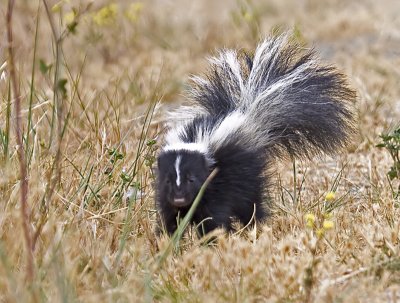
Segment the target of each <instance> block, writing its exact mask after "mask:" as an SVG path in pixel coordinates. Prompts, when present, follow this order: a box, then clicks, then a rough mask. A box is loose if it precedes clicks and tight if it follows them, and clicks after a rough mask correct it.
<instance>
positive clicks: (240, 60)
mask: <svg viewBox="0 0 400 303" xmlns="http://www.w3.org/2000/svg"><path fill="white" fill-rule="evenodd" d="M210 65H211V68H210V70H209V72H208V74H207V75H206V76H205V77H197V76H195V77H193V78H192V86H191V89H190V91H189V94H190V97H191V99H192V100H193V101H194V105H193V106H191V107H182V108H181V110H180V111H178V112H177V113H178V115H177V117H179V118H180V119H181V121H180V122H179V123H178V125H175V126H174V127H173V128H170V129H169V131H168V132H167V134H166V138H165V145H164V146H163V148H162V150H161V152H160V154H159V156H158V159H157V160H158V161H157V163H158V176H157V180H156V205H157V208H158V210H159V213H160V219H161V224H162V225H163V226H164V228H165V230H166V231H167V233H169V234H172V233H173V232H174V231H175V230H176V228H177V218H178V217H180V218H182V217H183V216H184V215H185V214H186V213H187V211H188V209H189V208H190V206H191V203H192V202H193V200H194V198H195V197H196V195H197V193H198V191H199V189H200V187H201V185H202V184H203V182H204V181H205V179H206V178H207V176H208V175H209V174H210V172H211V171H212V170H213V169H214V168H215V167H218V173H217V175H216V176H215V178H214V179H213V180H212V181H211V183H210V184H209V186H208V187H207V189H206V191H205V193H204V195H203V197H202V200H201V201H200V204H199V205H198V207H197V209H196V211H195V213H194V216H193V218H192V223H193V224H196V225H197V226H198V231H199V232H200V234H205V233H208V232H210V231H212V230H214V229H215V228H218V227H222V228H224V229H225V230H227V231H230V230H232V223H233V221H234V220H236V221H239V222H240V223H241V224H243V225H247V224H248V223H249V222H250V221H251V220H252V219H253V218H254V219H255V221H257V222H260V221H261V222H262V221H263V220H264V219H265V218H266V216H267V215H268V207H267V205H266V204H265V201H266V200H267V198H268V188H269V185H270V181H269V179H270V177H271V166H272V165H273V161H274V160H276V159H283V158H288V157H290V158H291V159H294V158H297V159H310V158H311V157H313V156H315V155H322V154H334V153H335V152H336V151H338V150H340V149H342V148H344V147H345V146H346V145H347V143H349V140H350V138H351V135H352V134H353V133H354V132H355V125H354V114H353V111H352V106H353V104H354V103H355V99H356V94H355V92H354V91H353V90H352V89H350V88H349V86H348V84H347V82H346V78H345V76H344V75H343V74H341V73H340V72H338V71H337V70H336V69H335V68H334V67H332V66H326V65H321V64H319V63H318V61H317V60H316V58H315V55H314V52H313V51H312V50H303V49H301V48H300V47H299V45H297V44H296V43H294V42H293V41H291V39H290V35H289V34H283V35H280V36H277V37H270V38H267V39H265V40H264V41H263V42H262V43H261V44H260V45H258V47H257V48H256V50H255V52H254V55H248V54H246V53H241V52H237V51H235V50H226V49H225V50H222V51H220V52H219V55H218V56H217V57H214V58H211V59H210Z"/></svg>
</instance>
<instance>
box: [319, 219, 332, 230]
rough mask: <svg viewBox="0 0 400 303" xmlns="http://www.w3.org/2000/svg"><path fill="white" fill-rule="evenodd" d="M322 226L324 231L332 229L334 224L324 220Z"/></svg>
mask: <svg viewBox="0 0 400 303" xmlns="http://www.w3.org/2000/svg"><path fill="white" fill-rule="evenodd" d="M322 226H323V228H324V229H325V230H328V229H332V228H334V227H335V223H334V222H333V221H331V220H324V222H323V223H322Z"/></svg>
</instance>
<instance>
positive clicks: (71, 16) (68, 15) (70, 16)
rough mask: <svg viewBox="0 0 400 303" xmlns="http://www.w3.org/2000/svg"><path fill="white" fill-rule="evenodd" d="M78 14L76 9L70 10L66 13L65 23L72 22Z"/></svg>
mask: <svg viewBox="0 0 400 303" xmlns="http://www.w3.org/2000/svg"><path fill="white" fill-rule="evenodd" d="M75 17H76V14H75V12H74V11H70V12H69V13H66V14H65V15H64V22H65V24H70V23H72V22H73V21H74V20H75Z"/></svg>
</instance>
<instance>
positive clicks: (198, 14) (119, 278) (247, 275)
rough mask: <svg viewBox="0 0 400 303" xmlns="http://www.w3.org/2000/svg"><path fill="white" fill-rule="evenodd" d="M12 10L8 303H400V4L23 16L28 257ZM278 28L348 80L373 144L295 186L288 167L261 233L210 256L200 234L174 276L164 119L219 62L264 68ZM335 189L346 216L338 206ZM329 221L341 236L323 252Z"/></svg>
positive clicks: (6, 78)
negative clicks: (251, 56) (249, 58)
mask: <svg viewBox="0 0 400 303" xmlns="http://www.w3.org/2000/svg"><path fill="white" fill-rule="evenodd" d="M6 2H7V1H5V0H4V1H1V3H0V13H1V15H2V16H4V18H1V20H0V26H1V28H2V29H4V30H2V31H1V40H0V66H2V67H1V70H0V75H2V77H1V80H0V96H1V103H0V139H1V140H0V302H399V301H400V284H399V283H400V255H399V253H400V234H399V232H400V222H399V217H400V208H399V203H400V201H399V198H394V196H393V194H392V190H391V185H390V182H389V181H388V178H387V176H386V173H387V171H388V170H389V167H390V166H391V165H392V160H391V158H390V156H389V154H388V153H387V152H386V151H385V150H383V149H378V148H376V147H375V145H376V144H377V143H379V142H380V139H379V135H380V134H381V133H382V132H387V131H388V130H390V129H393V127H394V126H398V125H399V121H400V72H399V70H400V69H399V67H400V1H397V0H382V1H372V0H365V1H363V0H353V1H345V0H333V1H320V0H304V1H295V0H290V1H289V0H287V1H279V0H272V1H256V0H253V1H246V0H237V1H213V0H206V1H197V0H196V1H184V0H177V1H162V0H146V1H141V2H138V1H136V2H133V1H115V2H112V1H93V3H92V5H91V6H89V5H88V4H89V1H81V2H79V1H60V2H58V4H57V5H56V6H54V5H55V4H56V1H47V2H48V6H49V13H46V10H45V7H44V3H45V2H44V1H40V2H39V1H27V0H25V1H22V0H17V1H16V6H15V8H14V15H13V22H12V28H13V32H14V45H13V46H14V57H15V66H16V72H17V81H18V83H19V86H20V95H21V106H22V110H21V113H22V125H23V127H22V129H23V136H24V140H23V146H24V154H25V155H26V160H27V180H28V186H29V188H28V206H29V216H28V218H27V219H25V222H26V223H28V229H29V233H30V235H31V238H32V239H33V242H34V243H33V246H34V247H32V248H29V249H28V248H27V247H26V245H25V241H24V232H23V228H22V226H23V224H22V223H23V219H22V216H21V198H20V190H21V180H20V168H19V161H18V157H17V149H18V146H17V143H16V140H15V132H14V128H13V125H14V117H15V111H14V103H15V99H14V97H12V94H13V92H12V90H11V89H10V74H9V72H8V68H9V66H3V63H5V62H9V58H8V49H7V45H8V44H7V34H6V30H5V29H6V18H5V16H6V11H7V3H6ZM39 4H40V5H39ZM73 12H76V13H73ZM49 16H50V19H49ZM49 20H52V22H53V26H54V30H55V31H54V34H53V33H52V27H51V26H50V21H49ZM75 21H76V22H77V24H76V26H75V23H74V22H75ZM36 28H37V36H36V37H37V38H36V39H35V33H36ZM277 28H278V29H280V30H290V29H292V30H293V31H294V35H295V37H296V39H298V40H299V41H300V42H301V43H304V45H305V46H307V47H312V46H313V47H315V49H316V50H317V52H318V53H319V54H320V57H321V58H322V59H323V61H325V62H328V63H332V64H335V65H336V66H338V67H339V68H340V69H341V70H342V71H343V72H344V73H345V74H347V75H348V77H349V80H350V82H351V84H352V86H353V87H354V88H355V89H356V90H357V93H358V104H357V110H358V115H359V121H358V123H359V124H358V129H359V134H358V135H357V137H356V138H355V139H354V143H353V144H352V146H350V147H349V149H348V150H347V152H345V153H343V154H341V155H339V156H338V157H337V158H323V159H315V161H313V162H312V163H308V162H307V163H296V165H297V174H296V179H294V173H293V169H292V163H280V164H277V171H278V174H277V175H276V186H275V190H274V193H273V194H274V195H273V197H274V202H273V205H274V213H273V215H272V217H271V218H270V220H269V221H268V223H267V224H266V225H265V226H257V231H256V230H251V231H248V232H241V233H237V234H234V235H229V236H228V235H224V234H221V235H220V236H219V237H218V241H217V243H216V244H215V245H213V246H211V247H207V246H204V245H201V242H200V241H199V240H198V239H197V238H196V236H195V235H194V234H192V233H191V232H189V233H188V234H187V235H186V236H185V237H184V239H182V241H181V242H180V246H179V249H178V250H177V251H176V252H175V253H171V254H168V255H166V254H165V255H164V256H165V257H166V258H165V259H160V255H161V254H162V253H163V252H165V251H166V248H167V246H168V243H169V240H168V239H167V238H162V239H157V238H156V236H155V234H154V228H155V225H156V213H155V207H154V196H153V195H154V191H153V188H152V183H153V180H154V175H153V171H152V169H151V167H152V164H153V161H154V159H155V156H156V154H157V146H159V145H160V144H161V143H162V133H163V127H162V122H163V119H164V117H165V112H166V111H168V110H169V109H171V108H175V107H176V106H178V105H179V104H181V103H183V102H185V98H184V91H185V88H186V83H187V79H188V76H189V75H190V74H192V73H202V72H204V71H205V67H206V60H205V58H206V57H207V56H208V55H210V54H212V53H213V52H214V51H215V50H216V49H218V48H221V47H235V48H243V49H247V50H251V49H253V48H254V47H255V45H256V44H257V41H259V40H260V39H261V38H262V37H264V36H267V35H269V34H270V33H271V32H272V31H273V30H274V29H277ZM56 38H58V43H56V40H55V39H56ZM57 50H58V51H57ZM34 55H35V57H34ZM32 76H33V77H34V79H33V81H32ZM156 102H158V105H157V106H154V105H155V104H156ZM10 111H11V112H10ZM149 113H150V114H149ZM152 113H153V115H152V117H151V114H152ZM294 180H295V181H296V184H294ZM392 185H393V186H398V183H397V184H396V183H395V182H394V183H393V184H392ZM294 187H296V188H297V190H296V191H297V202H296V203H294V200H293V199H292V198H291V196H290V195H289V194H288V193H287V192H289V193H292V194H293V188H294ZM332 187H333V188H334V189H335V190H336V193H335V198H334V200H333V201H330V202H324V199H325V198H324V197H325V195H326V194H327V193H328V192H329V191H331V190H332ZM285 189H287V192H286V191H285ZM326 203H328V204H329V203H331V204H332V205H334V210H333V211H332V212H331V216H332V217H331V218H329V220H331V221H333V223H334V227H333V228H330V229H328V228H327V229H326V230H324V234H323V235H322V234H321V233H322V230H323V229H321V226H322V222H323V220H324V219H327V218H324V212H323V209H324V205H325V204H326ZM307 214H308V215H310V214H312V215H314V216H315V226H314V227H307V220H306V219H305V216H306V215H307ZM325 216H326V215H325ZM157 247H158V248H159V249H157ZM30 251H32V255H31V256H32V259H31V260H33V274H32V275H30V274H29V270H28V264H29V262H28V260H29V256H30V253H29V252H30Z"/></svg>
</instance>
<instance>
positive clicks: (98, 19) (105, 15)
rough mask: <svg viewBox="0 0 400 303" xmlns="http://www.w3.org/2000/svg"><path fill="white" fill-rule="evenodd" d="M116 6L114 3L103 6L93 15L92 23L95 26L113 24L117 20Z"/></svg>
mask: <svg viewBox="0 0 400 303" xmlns="http://www.w3.org/2000/svg"><path fill="white" fill-rule="evenodd" d="M117 11H118V6H117V4H115V3H111V4H109V5H106V6H104V7H103V8H101V9H100V10H99V11H97V12H96V13H94V15H93V17H92V18H93V21H94V23H96V24H97V25H100V26H103V25H110V24H112V23H114V22H115V20H116V18H117Z"/></svg>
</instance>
